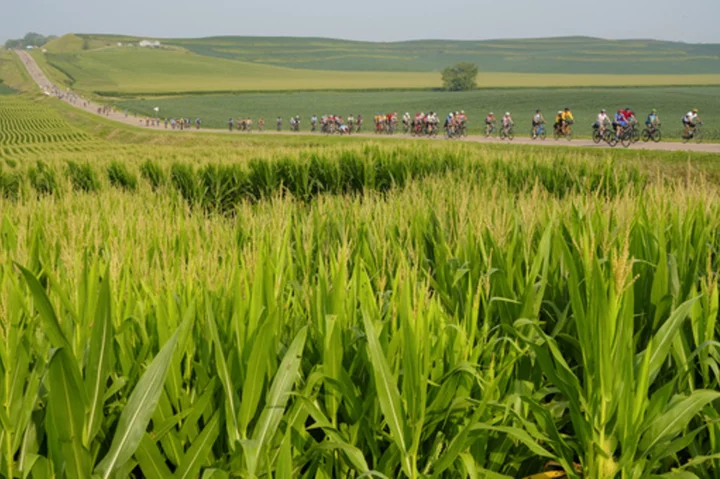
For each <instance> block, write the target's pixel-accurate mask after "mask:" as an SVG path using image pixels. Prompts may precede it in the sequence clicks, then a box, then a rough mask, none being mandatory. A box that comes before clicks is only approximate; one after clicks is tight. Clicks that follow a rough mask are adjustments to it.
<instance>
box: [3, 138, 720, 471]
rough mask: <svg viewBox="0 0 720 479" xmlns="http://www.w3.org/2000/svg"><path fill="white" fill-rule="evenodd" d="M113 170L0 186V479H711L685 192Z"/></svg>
mask: <svg viewBox="0 0 720 479" xmlns="http://www.w3.org/2000/svg"><path fill="white" fill-rule="evenodd" d="M92 148H95V147H94V146H93V147H92ZM123 148H125V147H122V148H118V149H115V151H111V152H107V153H103V154H101V155H100V158H99V159H98V160H97V161H96V162H92V161H91V160H90V158H91V155H92V153H87V155H86V156H83V155H75V156H73V155H70V154H67V155H64V154H57V155H55V156H51V157H49V158H44V159H43V160H44V161H38V159H40V158H38V157H37V155H31V154H28V155H27V156H26V157H25V158H24V159H23V161H20V160H18V161H17V164H15V166H8V165H6V166H5V167H4V169H3V173H2V175H3V176H2V178H7V177H8V175H11V174H12V175H15V176H16V177H17V178H16V179H17V185H18V186H17V192H16V194H12V195H10V194H7V195H3V196H2V197H0V238H1V241H2V242H1V243H0V298H1V299H0V318H2V319H1V320H0V425H1V426H2V428H1V430H0V477H4V478H20V477H22V478H25V477H29V478H46V477H47V478H50V477H59V478H61V477H67V478H75V477H88V478H89V477H101V478H103V479H105V478H111V477H112V478H115V477H118V478H120V477H122V478H125V477H137V478H140V477H145V478H167V477H177V478H194V477H202V478H226V477H243V478H261V477H263V478H270V477H276V478H298V477H299V478H336V477H337V478H346V477H347V478H360V477H387V478H395V477H408V478H421V477H438V478H445V477H447V478H456V477H468V478H474V477H487V478H493V479H495V478H510V477H525V476H528V475H531V474H533V473H537V472H540V471H542V469H543V466H544V465H545V463H547V462H548V461H555V462H557V463H559V464H560V465H561V466H562V468H563V469H564V470H565V472H566V474H567V475H568V477H570V478H579V477H585V478H597V479H605V478H615V477H617V478H632V479H641V478H657V477H663V478H694V477H698V478H702V479H711V478H715V477H717V476H718V471H720V400H718V399H719V398H720V392H719V391H720V384H719V381H720V368H719V367H718V366H719V364H718V363H719V362H720V355H719V353H720V349H719V347H720V343H718V336H719V333H720V326H718V323H717V315H718V278H717V271H718V269H719V267H720V265H719V264H718V263H719V262H720V259H719V258H718V256H717V253H716V252H717V251H718V249H719V248H720V236H718V234H717V231H718V227H719V226H720V225H719V222H720V196H719V195H718V193H717V190H716V188H715V186H714V183H713V182H711V181H710V179H708V178H705V177H704V176H703V175H702V174H693V175H692V178H681V179H677V178H672V179H671V178H668V177H663V176H662V175H660V174H647V173H645V172H643V171H641V170H639V169H638V168H633V167H632V166H628V165H626V164H622V165H621V164H615V163H613V162H612V161H607V162H604V163H603V162H600V163H597V162H593V161H591V160H590V159H588V158H587V157H586V156H585V155H584V154H583V153H580V152H570V151H569V152H566V153H562V154H558V153H557V152H552V151H548V152H547V153H544V154H540V153H533V154H532V155H528V157H527V158H523V157H522V150H518V153H506V152H504V151H503V150H478V149H471V148H464V147H458V146H443V147H440V148H438V147H435V146H430V145H427V146H425V145H419V146H414V147H408V148H405V147H403V148H400V147H395V146H379V145H369V146H360V147H355V146H348V147H346V148H340V147H335V148H329V149H316V148H313V149H309V150H300V151H293V152H291V151H284V150H282V149H279V151H274V150H273V151H269V152H267V153H265V154H262V153H261V152H260V151H259V150H258V151H254V152H251V153H253V154H252V155H250V156H249V157H248V159H247V160H246V161H244V162H234V161H228V160H227V159H224V158H222V154H221V152H218V151H217V150H213V149H206V150H202V149H198V148H188V149H184V148H175V149H171V148H168V149H166V150H162V155H165V156H163V157H162V158H149V157H147V155H144V156H143V155H141V154H139V155H138V156H137V157H136V158H135V159H134V160H131V159H128V161H125V158H126V155H127V156H130V155H131V154H133V153H134V152H141V151H142V148H141V147H140V146H133V147H127V148H128V149H127V150H123ZM147 151H153V149H152V148H149V147H148V148H147ZM157 151H161V150H157ZM203 152H205V156H203ZM111 153H112V154H111ZM254 153H257V155H255V154H254ZM76 157H77V158H80V159H77V161H75V160H73V159H72V158H76ZM188 158H193V159H196V158H201V160H198V161H191V160H188ZM69 161H75V163H74V164H73V165H74V166H72V165H71V164H70V163H68V162H69ZM71 171H73V173H71ZM378 171H381V172H382V174H380V175H378ZM379 178H380V180H379ZM3 181H4V180H3ZM3 184H5V183H3ZM37 185H44V186H42V187H39V186H37ZM76 185H89V186H87V187H85V186H81V187H76ZM291 185H296V186H291ZM236 190H239V191H241V193H239V194H237V195H235V193H234V192H235V191H236Z"/></svg>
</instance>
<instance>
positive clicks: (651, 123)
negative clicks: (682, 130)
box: [645, 108, 660, 131]
mask: <svg viewBox="0 0 720 479" xmlns="http://www.w3.org/2000/svg"><path fill="white" fill-rule="evenodd" d="M645 126H647V127H648V129H649V130H650V131H655V130H656V129H657V127H659V126H660V117H658V114H657V110H656V109H655V108H653V109H652V110H651V111H650V114H649V115H648V116H647V119H646V120H645Z"/></svg>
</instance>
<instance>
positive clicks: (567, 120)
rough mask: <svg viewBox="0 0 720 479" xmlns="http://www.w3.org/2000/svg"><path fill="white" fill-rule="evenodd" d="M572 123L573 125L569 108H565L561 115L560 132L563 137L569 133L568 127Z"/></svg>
mask: <svg viewBox="0 0 720 479" xmlns="http://www.w3.org/2000/svg"><path fill="white" fill-rule="evenodd" d="M573 123H575V117H573V114H572V112H571V111H570V108H565V111H564V112H563V113H562V132H563V134H564V135H568V134H569V133H570V127H571V126H572V124H573Z"/></svg>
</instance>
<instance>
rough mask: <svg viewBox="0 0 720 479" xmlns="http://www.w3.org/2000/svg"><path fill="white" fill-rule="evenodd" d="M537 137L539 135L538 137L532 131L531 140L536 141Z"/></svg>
mask: <svg viewBox="0 0 720 479" xmlns="http://www.w3.org/2000/svg"><path fill="white" fill-rule="evenodd" d="M537 137H538V135H536V134H535V132H533V131H532V130H530V139H531V140H534V139H535V138H537Z"/></svg>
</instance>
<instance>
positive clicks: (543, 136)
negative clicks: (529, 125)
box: [538, 128, 547, 140]
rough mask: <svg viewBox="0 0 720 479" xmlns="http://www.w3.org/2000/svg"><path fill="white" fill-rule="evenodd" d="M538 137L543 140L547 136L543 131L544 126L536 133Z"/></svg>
mask: <svg viewBox="0 0 720 479" xmlns="http://www.w3.org/2000/svg"><path fill="white" fill-rule="evenodd" d="M538 138H540V139H541V140H544V139H545V138H547V131H545V128H543V129H542V130H540V132H539V133H538Z"/></svg>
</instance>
